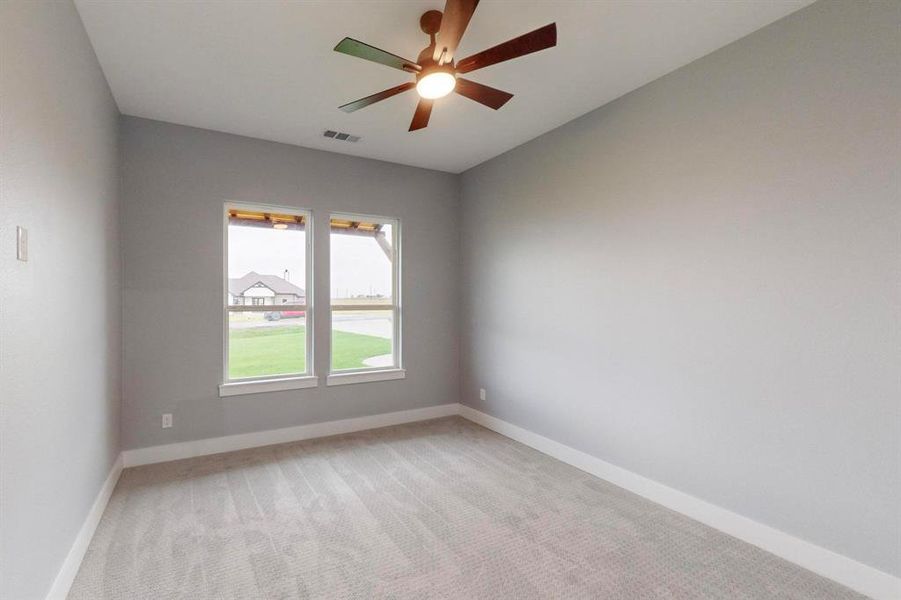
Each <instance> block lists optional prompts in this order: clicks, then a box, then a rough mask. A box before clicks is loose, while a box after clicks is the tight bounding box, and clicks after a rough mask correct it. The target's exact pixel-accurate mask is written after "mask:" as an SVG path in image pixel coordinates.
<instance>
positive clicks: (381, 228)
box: [331, 219, 394, 306]
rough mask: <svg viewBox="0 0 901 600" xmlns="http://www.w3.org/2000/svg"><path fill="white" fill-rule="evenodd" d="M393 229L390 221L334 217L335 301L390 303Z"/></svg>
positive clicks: (332, 259) (332, 239)
mask: <svg viewBox="0 0 901 600" xmlns="http://www.w3.org/2000/svg"><path fill="white" fill-rule="evenodd" d="M393 229H394V228H393V226H392V225H391V224H389V223H385V224H381V223H366V222H357V221H350V220H342V219H332V224H331V287H332V290H331V291H332V293H331V297H332V304H369V305H371V304H385V305H388V306H390V305H391V303H392V298H391V293H392V273H393V268H392V260H393V255H394V249H393V248H394V239H393V238H394V235H393V233H394V231H393Z"/></svg>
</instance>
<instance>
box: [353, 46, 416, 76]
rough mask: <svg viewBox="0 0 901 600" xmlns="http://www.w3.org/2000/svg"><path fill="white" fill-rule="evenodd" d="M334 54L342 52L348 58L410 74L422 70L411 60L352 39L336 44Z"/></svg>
mask: <svg viewBox="0 0 901 600" xmlns="http://www.w3.org/2000/svg"><path fill="white" fill-rule="evenodd" d="M335 52H342V53H344V54H349V55H350V56H356V57H357V58H362V59H363V60H371V61H372V62H377V63H381V64H383V65H386V66H389V67H394V68H395V69H400V70H401V71H409V72H411V73H415V72H417V71H421V70H422V67H420V66H419V65H417V64H416V63H415V62H413V61H412V60H407V59H406V58H403V57H401V56H398V55H396V54H391V53H390V52H387V51H385V50H382V49H381V48H376V47H375V46H370V45H369V44H364V43H363V42H361V41H359V40H355V39H353V38H347V37H346V38H344V39H343V40H341V41H340V42H338V45H337V46H335Z"/></svg>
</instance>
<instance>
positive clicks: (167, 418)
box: [163, 413, 172, 429]
mask: <svg viewBox="0 0 901 600" xmlns="http://www.w3.org/2000/svg"><path fill="white" fill-rule="evenodd" d="M170 427H172V413H163V429H169V428H170Z"/></svg>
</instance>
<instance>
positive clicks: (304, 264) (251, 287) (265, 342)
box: [219, 205, 316, 396]
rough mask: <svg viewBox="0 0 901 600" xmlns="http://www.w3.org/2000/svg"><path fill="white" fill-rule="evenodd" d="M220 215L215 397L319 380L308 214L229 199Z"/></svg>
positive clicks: (298, 385) (300, 384)
mask: <svg viewBox="0 0 901 600" xmlns="http://www.w3.org/2000/svg"><path fill="white" fill-rule="evenodd" d="M225 220H226V226H225V248H226V261H225V262H226V264H225V288H226V289H225V294H224V297H225V323H224V326H225V335H224V337H225V349H224V357H223V358H224V369H223V370H224V377H223V384H222V385H221V386H220V388H219V389H220V395H223V396H227V395H232V394H243V393H252V392H262V391H274V390H283V389H292V388H298V387H312V386H314V385H316V380H315V377H312V372H313V369H312V362H313V361H312V356H313V353H312V347H313V346H312V336H311V335H309V334H308V332H309V331H312V316H313V315H312V310H311V308H312V294H311V293H310V290H311V279H312V278H311V271H312V268H311V266H312V265H311V262H310V258H311V252H310V248H311V244H310V242H311V240H310V230H309V228H310V218H309V213H308V212H306V211H298V210H295V209H287V208H279V207H265V206H254V205H228V206H227V207H226V215H225ZM276 305H277V306H276ZM273 309H276V310H273Z"/></svg>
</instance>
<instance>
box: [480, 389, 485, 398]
mask: <svg viewBox="0 0 901 600" xmlns="http://www.w3.org/2000/svg"><path fill="white" fill-rule="evenodd" d="M484 399H485V388H479V400H484Z"/></svg>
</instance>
